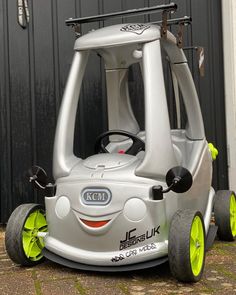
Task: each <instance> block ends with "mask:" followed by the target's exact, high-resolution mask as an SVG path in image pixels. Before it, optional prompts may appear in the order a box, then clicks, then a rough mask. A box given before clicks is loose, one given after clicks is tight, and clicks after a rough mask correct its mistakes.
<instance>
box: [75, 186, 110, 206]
mask: <svg viewBox="0 0 236 295" xmlns="http://www.w3.org/2000/svg"><path fill="white" fill-rule="evenodd" d="M111 197H112V196H111V192H110V191H109V189H107V188H86V189H84V190H83V192H82V196H81V201H82V203H83V204H85V205H91V206H93V205H96V206H106V205H107V204H109V203H110V201H111Z"/></svg>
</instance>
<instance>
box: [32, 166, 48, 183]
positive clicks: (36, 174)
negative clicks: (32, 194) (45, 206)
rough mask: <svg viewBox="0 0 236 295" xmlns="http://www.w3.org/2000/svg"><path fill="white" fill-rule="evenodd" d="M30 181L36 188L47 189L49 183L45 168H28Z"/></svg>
mask: <svg viewBox="0 0 236 295" xmlns="http://www.w3.org/2000/svg"><path fill="white" fill-rule="evenodd" d="M28 177H29V182H31V183H32V184H33V185H34V186H35V187H36V188H40V189H45V188H46V186H47V184H48V176H47V173H46V172H45V171H44V169H43V168H41V167H39V166H33V167H31V168H30V169H29V170H28Z"/></svg>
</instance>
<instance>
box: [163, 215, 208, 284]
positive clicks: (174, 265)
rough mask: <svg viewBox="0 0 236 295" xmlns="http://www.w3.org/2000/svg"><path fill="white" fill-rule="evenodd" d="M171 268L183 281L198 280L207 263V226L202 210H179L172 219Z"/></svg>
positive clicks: (169, 251)
mask: <svg viewBox="0 0 236 295" xmlns="http://www.w3.org/2000/svg"><path fill="white" fill-rule="evenodd" d="M168 256H169V265H170V270H171V272H172V274H173V276H174V277H175V278H176V279H177V280H179V281H182V282H198V281H199V280H200V279H201V276H202V273H203V270H204V264H205V227H204V222H203V218H202V214H201V213H200V212H198V211H197V212H196V211H193V210H188V209H186V210H179V211H177V212H176V213H175V215H174V216H173V218H172V220H171V224H170V231H169V243H168Z"/></svg>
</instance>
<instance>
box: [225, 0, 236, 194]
mask: <svg viewBox="0 0 236 295" xmlns="http://www.w3.org/2000/svg"><path fill="white" fill-rule="evenodd" d="M222 16H223V42H224V69H225V106H226V126H227V147H228V172H229V185H230V188H231V189H233V190H235V191H236V1H235V0H222Z"/></svg>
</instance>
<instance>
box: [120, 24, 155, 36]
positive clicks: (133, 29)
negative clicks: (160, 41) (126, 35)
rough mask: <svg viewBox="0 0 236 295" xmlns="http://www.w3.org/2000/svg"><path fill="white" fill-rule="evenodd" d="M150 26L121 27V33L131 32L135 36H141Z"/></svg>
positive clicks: (132, 25)
mask: <svg viewBox="0 0 236 295" xmlns="http://www.w3.org/2000/svg"><path fill="white" fill-rule="evenodd" d="M149 28H150V26H147V25H144V24H131V25H126V26H124V27H122V28H121V29H120V30H121V32H131V33H135V34H137V35H141V34H142V33H143V32H144V31H145V30H147V29H149Z"/></svg>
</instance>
